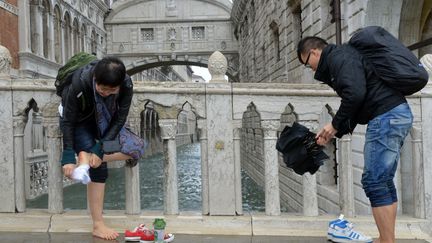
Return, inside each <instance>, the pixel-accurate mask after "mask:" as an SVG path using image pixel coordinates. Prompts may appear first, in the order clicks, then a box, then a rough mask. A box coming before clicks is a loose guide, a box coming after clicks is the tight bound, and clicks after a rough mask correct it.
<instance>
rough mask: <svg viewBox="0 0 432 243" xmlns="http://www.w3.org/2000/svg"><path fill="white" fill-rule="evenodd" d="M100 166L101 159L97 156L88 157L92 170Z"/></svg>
mask: <svg viewBox="0 0 432 243" xmlns="http://www.w3.org/2000/svg"><path fill="white" fill-rule="evenodd" d="M101 164H102V159H101V158H99V156H97V155H96V154H92V155H91V156H90V166H91V167H92V168H97V167H99V166H100V165H101Z"/></svg>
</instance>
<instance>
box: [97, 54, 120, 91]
mask: <svg viewBox="0 0 432 243" xmlns="http://www.w3.org/2000/svg"><path fill="white" fill-rule="evenodd" d="M125 76H126V67H125V65H124V64H123V62H122V61H121V60H120V59H118V58H117V57H104V58H102V60H100V61H99V62H98V63H97V64H96V67H95V69H94V77H95V80H96V83H97V84H102V85H106V86H109V87H118V86H120V85H121V84H122V82H123V80H124V79H125Z"/></svg>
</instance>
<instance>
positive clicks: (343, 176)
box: [337, 135, 354, 217]
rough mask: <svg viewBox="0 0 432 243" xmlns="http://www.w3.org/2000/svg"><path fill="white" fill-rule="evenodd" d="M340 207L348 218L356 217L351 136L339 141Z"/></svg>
mask: <svg viewBox="0 0 432 243" xmlns="http://www.w3.org/2000/svg"><path fill="white" fill-rule="evenodd" d="M337 151H338V157H339V160H338V167H339V168H338V171H339V205H340V207H341V212H342V213H343V214H344V215H346V216H347V217H352V216H354V181H353V165H352V160H351V135H345V136H343V137H342V138H341V139H339V140H338V150H337Z"/></svg>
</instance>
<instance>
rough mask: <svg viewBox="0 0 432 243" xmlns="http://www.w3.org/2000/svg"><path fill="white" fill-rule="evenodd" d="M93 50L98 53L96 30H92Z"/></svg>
mask: <svg viewBox="0 0 432 243" xmlns="http://www.w3.org/2000/svg"><path fill="white" fill-rule="evenodd" d="M91 51H92V53H96V54H97V36H96V31H95V30H92V33H91Z"/></svg>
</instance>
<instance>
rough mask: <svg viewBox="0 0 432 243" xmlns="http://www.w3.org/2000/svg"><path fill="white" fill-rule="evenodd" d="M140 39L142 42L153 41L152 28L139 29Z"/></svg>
mask: <svg viewBox="0 0 432 243" xmlns="http://www.w3.org/2000/svg"><path fill="white" fill-rule="evenodd" d="M141 39H142V40H143V41H153V40H154V29H153V28H143V29H141Z"/></svg>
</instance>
